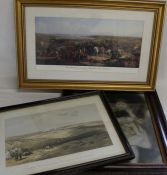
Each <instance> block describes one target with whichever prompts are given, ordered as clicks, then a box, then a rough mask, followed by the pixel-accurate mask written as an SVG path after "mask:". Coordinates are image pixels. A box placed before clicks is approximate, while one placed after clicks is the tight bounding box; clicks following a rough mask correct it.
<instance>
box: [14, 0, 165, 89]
mask: <svg viewBox="0 0 167 175" xmlns="http://www.w3.org/2000/svg"><path fill="white" fill-rule="evenodd" d="M27 6H35V7H38V6H43V7H48V6H52V7H53V6H55V7H76V8H98V9H104V8H108V9H114V10H134V11H151V12H154V25H153V32H152V43H151V49H150V56H149V57H150V58H149V66H148V73H147V80H146V82H136V81H135V82H127V81H107V82H106V81H93V82H92V81H73V80H46V79H45V80H39V79H28V78H27V70H26V49H25V48H26V46H25V40H26V38H25V28H24V27H25V26H24V22H25V20H24V19H25V7H27ZM15 8H16V9H15V12H16V32H17V55H18V76H19V87H20V88H31V89H103V90H127V91H129V90H130V91H153V90H154V89H155V83H156V75H157V68H158V60H159V50H160V41H161V36H162V34H161V33H162V28H163V21H164V15H165V1H144V0H143V1H142V0H126V1H125V0H120V1H116V0H109V1H108V0H91V1H89V0H72V1H68V0H52V1H51V0H16V5H15Z"/></svg>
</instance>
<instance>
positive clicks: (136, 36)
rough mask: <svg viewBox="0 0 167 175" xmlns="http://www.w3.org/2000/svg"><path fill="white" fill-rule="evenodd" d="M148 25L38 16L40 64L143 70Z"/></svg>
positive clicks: (118, 21) (37, 32)
mask: <svg viewBox="0 0 167 175" xmlns="http://www.w3.org/2000/svg"><path fill="white" fill-rule="evenodd" d="M143 28H144V22H143V21H134V20H113V19H95V18H64V17H36V18H35V29H36V64H37V65H65V66H102V67H126V68H139V65H140V55H141V45H142V35H143Z"/></svg>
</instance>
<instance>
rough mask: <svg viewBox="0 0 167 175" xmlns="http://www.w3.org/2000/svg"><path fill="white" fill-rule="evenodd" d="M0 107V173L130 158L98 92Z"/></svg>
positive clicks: (18, 174)
mask: <svg viewBox="0 0 167 175" xmlns="http://www.w3.org/2000/svg"><path fill="white" fill-rule="evenodd" d="M0 111H1V112H0V140H1V143H0V150H1V152H0V162H1V163H0V171H1V173H3V175H29V174H36V173H43V172H45V173H46V172H47V174H49V173H51V174H52V173H55V172H56V173H60V174H62V173H66V172H68V171H69V172H71V173H74V172H77V171H79V172H81V170H85V169H89V168H91V167H96V166H102V165H106V164H110V163H115V162H119V161H123V160H127V159H132V158H133V157H134V155H133V152H132V150H131V147H130V146H129V144H128V142H127V140H126V138H125V137H124V135H123V133H122V131H121V129H120V128H119V125H118V123H117V121H116V120H115V118H114V116H113V115H112V112H111V111H110V108H108V106H107V103H106V101H105V98H104V96H103V95H102V94H100V93H88V94H87V95H79V96H76V97H71V98H66V97H65V98H60V99H51V100H45V101H39V102H34V103H28V104H22V105H16V106H11V107H5V108H1V110H0Z"/></svg>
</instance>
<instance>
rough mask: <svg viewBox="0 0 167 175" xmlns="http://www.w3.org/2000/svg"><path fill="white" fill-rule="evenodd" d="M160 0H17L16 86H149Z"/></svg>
mask: <svg viewBox="0 0 167 175" xmlns="http://www.w3.org/2000/svg"><path fill="white" fill-rule="evenodd" d="M164 11H165V2H164V1H141V0H140V1H136V0H134V1H133V0H127V1H124V0H121V1H119V2H118V1H114V0H109V1H108V0H89V1H88V0H86V1H85V0H74V1H72V2H71V1H67V0H53V1H47V0H31V1H29V0H16V30H17V49H18V71H19V73H18V75H19V87H20V88H38V89H39V88H47V89H49V88H51V89H84V90H88V89H89V90H90V89H103V90H111V89H113V90H138V91H139V90H142V91H151V90H154V86H155V81H156V73H157V66H158V57H159V49H160V40H161V33H162V27H163V19H164Z"/></svg>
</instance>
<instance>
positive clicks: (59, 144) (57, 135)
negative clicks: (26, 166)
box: [6, 121, 112, 166]
mask: <svg viewBox="0 0 167 175" xmlns="http://www.w3.org/2000/svg"><path fill="white" fill-rule="evenodd" d="M111 144H112V142H111V140H110V138H109V136H108V133H107V132H106V129H105V127H104V125H103V123H102V122H100V121H99V122H89V123H84V124H83V123H82V124H77V125H72V126H66V127H61V128H59V129H53V130H49V131H45V132H38V133H32V134H27V135H21V136H17V137H10V138H7V139H6V152H7V151H9V152H10V151H11V150H12V149H14V148H15V147H16V146H17V147H19V148H21V149H22V150H23V156H22V158H21V159H20V160H15V159H14V158H10V159H8V160H6V165H7V166H13V165H18V164H23V163H28V162H33V161H38V160H44V159H49V158H54V157H59V156H63V155H68V154H73V153H77V152H82V151H86V150H91V149H95V148H100V147H104V146H108V145H111ZM24 152H29V155H25V156H24Z"/></svg>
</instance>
